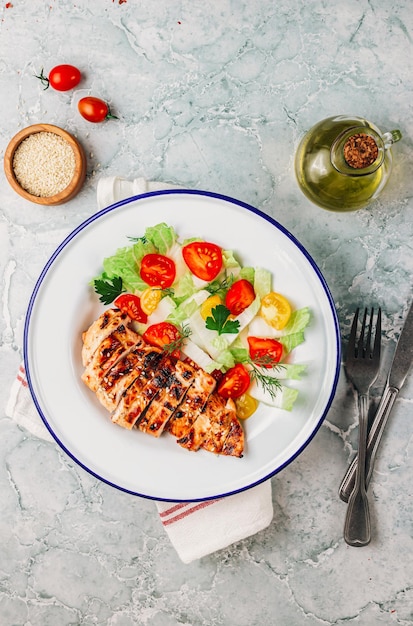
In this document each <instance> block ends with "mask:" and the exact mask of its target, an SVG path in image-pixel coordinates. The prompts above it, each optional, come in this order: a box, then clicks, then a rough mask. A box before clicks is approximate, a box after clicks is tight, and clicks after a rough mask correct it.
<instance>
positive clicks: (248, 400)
mask: <svg viewBox="0 0 413 626" xmlns="http://www.w3.org/2000/svg"><path fill="white" fill-rule="evenodd" d="M234 402H235V407H236V410H237V417H239V419H241V420H246V419H247V418H248V417H251V415H252V414H253V413H255V411H256V410H257V407H258V400H256V399H255V398H253V397H252V396H250V395H249V394H248V393H243V394H242V396H240V397H239V398H235V400H234Z"/></svg>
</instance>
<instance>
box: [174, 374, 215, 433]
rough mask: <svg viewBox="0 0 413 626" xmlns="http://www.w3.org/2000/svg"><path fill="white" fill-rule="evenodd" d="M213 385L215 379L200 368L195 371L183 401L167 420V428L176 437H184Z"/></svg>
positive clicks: (211, 390)
mask: <svg viewBox="0 0 413 626" xmlns="http://www.w3.org/2000/svg"><path fill="white" fill-rule="evenodd" d="M215 385H216V381H215V379H214V378H213V377H212V376H211V375H210V374H207V373H206V372H204V370H202V369H198V370H197V371H196V373H195V377H194V380H193V383H192V385H191V386H190V388H189V389H188V391H187V393H186V395H185V398H184V400H183V402H182V403H181V404H180V405H179V407H178V408H177V410H176V411H175V413H174V414H173V415H172V418H171V420H170V421H169V422H168V425H167V430H168V432H169V433H171V435H173V436H174V437H177V439H180V438H181V437H184V435H185V434H186V433H187V432H188V431H189V429H190V428H191V426H192V425H193V423H194V422H195V420H196V419H197V418H198V416H199V414H200V412H201V411H202V409H203V408H204V406H205V403H206V401H207V400H208V398H209V396H210V395H211V393H212V392H213V390H214V388H215Z"/></svg>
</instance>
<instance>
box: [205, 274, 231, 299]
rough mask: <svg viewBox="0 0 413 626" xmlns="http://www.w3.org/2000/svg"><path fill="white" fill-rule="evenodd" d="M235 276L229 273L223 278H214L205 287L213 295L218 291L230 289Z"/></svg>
mask: <svg viewBox="0 0 413 626" xmlns="http://www.w3.org/2000/svg"><path fill="white" fill-rule="evenodd" d="M234 280H235V278H234V276H233V274H229V276H228V275H226V276H225V278H223V279H222V280H214V281H212V282H211V283H209V285H207V286H206V287H205V289H206V290H207V291H208V292H209V293H210V294H211V296H213V295H214V294H216V293H220V292H225V291H228V289H229V288H230V287H231V285H232V284H233V282H234Z"/></svg>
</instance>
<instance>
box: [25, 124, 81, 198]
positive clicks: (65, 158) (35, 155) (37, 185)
mask: <svg viewBox="0 0 413 626" xmlns="http://www.w3.org/2000/svg"><path fill="white" fill-rule="evenodd" d="M13 171H14V174H15V176H16V179H17V182H18V183H19V185H20V186H21V187H23V189H25V190H26V191H28V192H29V193H31V194H32V195H33V196H38V197H40V198H50V197H51V196H55V195H56V194H58V193H60V192H61V191H63V189H65V188H66V187H67V186H68V185H69V183H70V182H71V180H72V178H73V175H74V173H75V154H74V152H73V149H72V147H71V145H70V144H69V143H68V142H67V141H66V140H65V139H63V137H60V136H59V135H56V133H50V132H46V131H41V132H38V133H34V134H33V135H29V137H26V139H24V140H23V141H22V142H21V144H20V145H19V146H18V147H17V149H16V151H15V153H14V157H13Z"/></svg>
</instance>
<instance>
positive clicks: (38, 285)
mask: <svg viewBox="0 0 413 626" xmlns="http://www.w3.org/2000/svg"><path fill="white" fill-rule="evenodd" d="M169 194H174V195H176V194H192V195H198V196H206V197H210V198H215V199H218V200H224V201H226V202H229V203H231V204H235V205H237V206H239V207H242V208H243V209H246V210H248V211H250V212H251V213H254V214H255V215H258V216H259V217H260V218H262V219H264V220H265V221H267V222H268V223H270V224H271V225H272V226H274V227H275V228H277V229H278V230H279V231H281V232H282V233H283V234H284V235H285V236H286V237H287V238H288V239H290V240H291V241H292V242H293V243H294V245H295V246H296V247H297V248H298V249H299V250H300V252H301V253H302V254H303V256H305V257H306V259H307V260H308V262H309V263H310V265H311V267H312V269H313V270H314V272H315V274H316V275H317V278H318V280H319V281H320V284H321V286H322V288H323V290H324V293H325V295H326V297H327V300H328V303H329V306H330V311H331V314H332V318H333V322H334V330H335V339H336V364H335V375H334V380H333V384H332V387H331V391H330V396H329V398H328V400H327V402H326V405H325V409H324V411H323V413H322V414H321V416H320V418H319V420H318V422H317V424H316V426H315V428H314V429H313V431H312V432H311V434H310V436H309V437H308V438H307V439H306V441H305V442H304V443H303V444H302V445H301V446H300V448H298V450H296V451H295V452H294V454H292V455H291V457H290V458H289V459H288V460H287V461H285V462H284V463H282V464H281V465H280V466H279V467H277V468H276V469H275V470H273V471H271V472H270V473H269V474H267V475H266V476H264V477H263V478H261V479H260V480H258V481H255V482H253V483H251V484H249V485H245V486H244V487H241V488H240V489H236V490H234V491H230V492H226V493H222V494H217V495H214V496H207V497H204V498H191V499H190V500H188V499H179V498H177V499H171V498H159V497H155V496H150V495H147V494H142V493H138V492H136V491H132V490H130V489H126V488H124V487H121V486H120V485H116V484H115V483H113V482H111V481H110V480H108V479H106V478H104V477H102V476H100V475H99V474H98V473H96V472H94V471H93V470H91V469H90V468H88V467H87V465H85V464H84V463H83V462H82V461H80V460H79V459H77V458H76V456H75V455H74V454H73V453H72V452H71V451H70V450H69V449H68V448H67V447H66V446H65V444H64V443H63V442H62V441H61V440H60V439H59V438H58V437H57V435H56V434H55V433H54V431H53V429H52V428H51V426H50V425H49V423H48V420H47V417H46V416H45V415H44V412H43V410H42V408H41V406H40V402H39V400H38V398H37V396H36V392H35V390H34V387H33V383H32V379H31V374H30V366H29V357H28V340H29V331H30V320H31V314H32V311H33V307H34V304H35V302H36V298H37V295H38V292H39V290H40V288H41V286H42V283H43V280H44V279H45V277H46V275H47V273H48V272H49V270H50V269H51V268H52V266H53V264H54V262H55V261H56V259H57V258H58V256H59V254H60V253H61V252H62V251H63V250H64V249H65V248H66V246H67V245H68V244H69V243H70V242H71V241H72V239H74V238H75V237H76V236H77V235H78V233H80V232H82V231H83V230H84V229H85V228H86V227H87V226H89V224H92V223H93V222H94V221H96V220H98V219H100V218H101V217H102V216H103V215H106V214H107V213H110V212H111V211H114V210H116V209H118V208H120V207H122V206H124V205H127V204H130V203H131V202H135V201H137V200H141V199H144V198H149V197H152V196H163V195H169ZM23 358H24V367H25V370H26V377H27V383H28V387H29V390H30V393H31V396H32V399H33V402H34V405H35V407H36V409H37V411H38V413H39V415H40V417H41V419H42V421H43V423H44V425H45V426H46V428H47V430H48V431H49V433H50V434H51V435H52V437H53V439H54V440H55V441H56V443H57V444H58V445H59V446H60V448H62V450H63V451H64V452H65V453H66V454H67V455H68V456H69V458H71V459H72V460H73V461H74V462H75V463H76V464H77V465H79V466H80V467H81V468H82V469H84V470H85V471H86V472H88V474H91V475H92V476H94V477H95V478H97V479H98V480H100V481H101V482H103V483H105V484H107V485H110V486H111V487H114V488H115V489H118V490H119V491H122V492H124V493H128V494H130V495H134V496H139V497H141V498H145V499H148V500H155V501H163V502H201V501H207V500H216V499H218V498H224V497H227V496H231V495H234V494H236V493H241V492H243V491H247V490H248V489H252V488H253V487H256V486H257V485H259V484H261V483H263V482H265V481H266V480H268V479H270V478H271V477H272V476H275V475H276V474H279V473H280V472H281V471H282V470H283V469H284V468H285V467H287V466H288V465H290V464H291V463H292V462H293V461H294V460H295V459H296V458H297V457H298V456H299V455H300V454H301V453H302V452H303V450H304V449H305V448H306V447H307V446H308V445H309V443H310V442H311V441H312V439H313V438H314V437H315V435H316V434H317V432H318V430H319V428H320V427H321V425H322V423H323V421H324V419H325V417H326V415H327V413H328V411H329V409H330V407H331V404H332V402H333V399H334V396H335V393H336V389H337V384H338V380H339V376H340V364H341V335H340V327H339V321H338V317H337V312H336V308H335V305H334V300H333V297H332V295H331V293H330V289H329V287H328V285H327V282H326V280H325V278H324V276H323V274H322V273H321V271H320V269H319V268H318V265H317V264H316V262H315V261H314V259H313V258H312V256H311V255H310V254H309V253H308V252H307V250H306V249H305V248H304V247H303V245H302V244H301V243H300V242H299V241H298V239H296V237H295V236H294V235H292V234H291V233H290V232H289V231H288V230H287V229H286V228H284V226H282V225H281V224H280V223H279V222H277V220H275V219H274V218H272V217H270V216H269V215H267V214H266V213H264V212H262V211H261V210H260V209H257V208H255V207H253V206H252V205H250V204H247V203H246V202H243V201H242V200H237V199H235V198H232V197H231V196H226V195H224V194H219V193H214V192H212V191H203V190H196V189H164V190H159V191H149V192H146V193H142V194H138V195H136V196H131V197H130V198H125V199H124V200H120V201H119V202H115V203H113V204H111V205H109V206H107V207H105V208H104V209H101V210H100V211H98V212H96V213H94V214H93V215H91V216H90V217H89V218H87V219H86V220H84V221H83V222H81V224H79V226H77V227H76V228H75V229H74V230H73V231H72V232H71V233H69V235H68V236H67V237H66V238H65V239H64V240H63V241H62V242H61V244H60V245H59V246H58V247H57V248H56V250H55V251H54V252H53V254H52V256H51V257H50V258H49V260H48V261H47V263H46V265H45V266H44V268H43V270H42V272H41V273H40V276H39V278H38V279H37V281H36V284H35V286H34V289H33V292H32V295H31V297H30V300H29V304H28V308H27V313H26V317H25V324H24V334H23Z"/></svg>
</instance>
